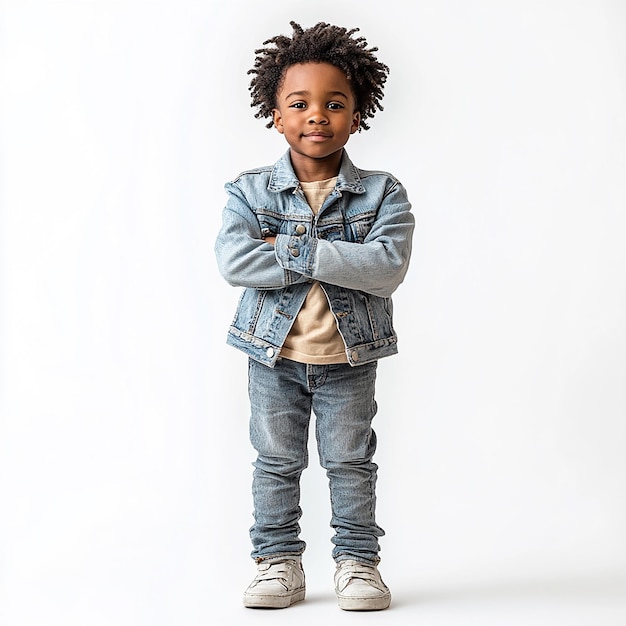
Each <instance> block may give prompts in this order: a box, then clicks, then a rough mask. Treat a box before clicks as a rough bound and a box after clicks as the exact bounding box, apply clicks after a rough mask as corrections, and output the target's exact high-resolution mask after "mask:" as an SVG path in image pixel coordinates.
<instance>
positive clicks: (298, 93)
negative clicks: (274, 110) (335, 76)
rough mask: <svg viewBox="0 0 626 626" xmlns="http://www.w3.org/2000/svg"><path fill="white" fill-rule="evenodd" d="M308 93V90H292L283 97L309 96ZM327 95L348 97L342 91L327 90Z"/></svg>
mask: <svg viewBox="0 0 626 626" xmlns="http://www.w3.org/2000/svg"><path fill="white" fill-rule="evenodd" d="M309 95H310V92H309V91H292V92H291V93H289V94H287V95H286V96H285V99H287V98H291V97H292V96H309ZM328 95H329V96H343V97H344V98H345V99H346V100H347V99H348V96H346V94H345V93H343V91H329V92H328Z"/></svg>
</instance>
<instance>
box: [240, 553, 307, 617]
mask: <svg viewBox="0 0 626 626" xmlns="http://www.w3.org/2000/svg"><path fill="white" fill-rule="evenodd" d="M304 592H305V589H304V570H303V569H302V561H301V558H300V556H291V555H286V556H275V557H268V558H265V559H263V560H262V561H260V562H259V564H258V565H257V575H256V578H255V579H254V580H253V581H252V582H251V583H250V586H249V587H248V588H247V589H246V591H245V593H244V594H243V605H244V606H247V607H249V608H265V609H284V608H286V607H288V606H291V605H292V604H293V603H294V602H299V601H300V600H304Z"/></svg>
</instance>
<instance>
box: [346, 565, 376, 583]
mask: <svg viewBox="0 0 626 626" xmlns="http://www.w3.org/2000/svg"><path fill="white" fill-rule="evenodd" d="M339 579H340V581H341V582H342V583H347V582H349V581H350V580H353V579H358V580H364V581H365V582H374V583H378V576H377V575H376V570H375V569H374V568H373V567H372V566H371V565H366V564H365V563H361V562H359V561H351V562H349V563H345V564H342V565H341V568H340V570H339Z"/></svg>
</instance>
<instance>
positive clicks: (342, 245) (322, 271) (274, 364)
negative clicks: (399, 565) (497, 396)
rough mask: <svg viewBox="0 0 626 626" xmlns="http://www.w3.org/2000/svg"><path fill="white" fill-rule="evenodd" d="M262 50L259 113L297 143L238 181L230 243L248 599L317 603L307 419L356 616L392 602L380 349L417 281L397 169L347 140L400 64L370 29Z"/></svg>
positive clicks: (223, 260)
mask: <svg viewBox="0 0 626 626" xmlns="http://www.w3.org/2000/svg"><path fill="white" fill-rule="evenodd" d="M291 26H292V27H293V36H292V37H286V36H282V35H279V36H276V37H274V38H272V39H269V40H267V41H266V42H264V45H267V44H272V45H271V46H267V47H266V48H262V49H260V50H257V51H256V55H257V56H256V60H255V65H254V68H253V69H251V70H250V72H249V73H251V74H254V77H253V79H252V81H251V83H250V91H251V95H252V106H255V107H258V111H257V113H256V117H266V118H270V122H269V123H268V124H267V127H268V128H271V126H275V127H276V129H277V130H278V132H279V133H281V134H283V135H284V136H285V139H286V140H287V143H288V145H289V149H288V151H287V153H286V154H285V155H284V156H283V157H282V158H281V159H280V160H279V161H278V162H277V163H276V164H275V165H274V166H271V167H262V168H259V169H255V170H250V171H247V172H244V173H243V174H241V175H240V176H239V177H238V178H237V179H235V180H234V181H233V182H231V183H227V184H226V190H227V192H228V196H229V197H228V203H227V205H226V208H225V209H224V213H223V224H222V228H221V230H220V232H219V235H218V237H217V242H216V248H215V249H216V255H217V260H218V265H219V268H220V271H221V273H222V275H223V276H224V278H225V279H226V280H227V281H228V282H229V283H230V284H231V285H235V286H239V287H244V288H245V289H244V291H243V294H242V296H241V299H240V302H239V306H238V309H237V313H236V315H235V319H234V320H233V323H232V325H231V328H230V331H229V334H228V343H229V344H230V345H233V346H235V347H237V348H239V349H241V350H243V351H244V352H245V353H246V354H247V355H248V357H249V370H248V372H249V379H248V388H249V396H250V406H251V417H250V438H251V442H252V444H253V446H254V448H255V450H256V452H257V460H256V462H255V463H254V467H255V470H254V476H253V485H252V493H253V501H254V525H253V526H252V528H251V529H250V536H251V540H252V545H253V552H252V556H253V557H254V558H255V559H256V562H257V568H258V572H257V576H256V578H255V579H254V581H253V582H252V583H251V585H250V586H249V587H248V589H247V590H246V592H245V594H244V605H245V606H247V607H272V608H284V607H288V606H290V605H291V604H293V603H294V602H297V601H299V600H302V599H304V595H305V579H304V571H303V569H302V563H301V555H302V553H303V552H304V548H305V543H304V542H303V541H302V540H301V539H300V538H299V532H300V527H299V525H298V520H299V519H300V516H301V513H302V511H301V509H300V505H299V496H300V493H299V481H300V475H301V473H302V471H303V469H304V468H305V467H306V466H307V462H308V455H307V441H308V427H309V421H310V416H311V411H313V412H314V413H315V417H316V436H317V446H318V452H319V457H320V463H321V465H322V467H324V468H325V469H326V473H327V476H328V479H329V487H330V500H331V509H332V519H331V525H332V527H333V528H334V529H335V536H334V537H333V539H332V541H333V543H334V549H333V553H332V555H333V558H334V559H335V561H336V563H337V569H336V573H335V591H336V594H337V599H338V604H339V607H340V608H342V609H345V610H380V609H386V608H387V607H388V606H389V604H390V601H391V595H390V593H389V589H388V588H387V587H386V585H385V584H384V583H383V581H382V579H381V577H380V573H379V572H378V569H377V564H378V562H379V558H378V552H379V549H380V547H379V544H378V538H379V537H381V536H382V535H383V534H384V533H383V530H382V528H380V526H378V525H377V523H376V521H375V501H376V496H375V483H376V470H377V466H376V465H375V464H374V463H373V461H372V457H373V455H374V451H375V449H376V435H375V433H374V431H373V430H372V428H371V422H372V419H373V417H374V415H375V413H376V401H375V400H374V387H375V379H376V365H377V360H378V359H379V358H382V357H385V356H389V355H391V354H395V353H396V352H397V347H396V342H397V338H396V334H395V332H394V330H393V326H392V304H391V299H390V296H391V294H392V292H393V291H394V290H395V289H396V288H397V287H398V285H399V284H400V283H401V282H402V280H403V279H404V276H405V274H406V271H407V267H408V263H409V257H410V254H411V237H412V233H413V228H414V218H413V214H412V213H411V212H410V204H409V202H408V200H407V196H406V192H405V190H404V188H403V187H402V185H401V184H400V183H399V182H398V181H397V180H396V179H395V178H394V177H393V176H391V175H390V174H387V173H385V172H377V171H365V170H361V169H358V168H356V167H355V166H353V165H352V163H351V161H350V159H349V158H348V156H347V154H346V152H345V150H344V145H345V144H346V143H347V141H348V139H349V137H350V135H351V134H352V133H354V132H356V131H357V130H361V129H365V130H367V129H368V128H369V127H368V125H367V123H366V120H367V119H368V118H370V117H373V115H374V113H375V112H376V110H377V109H380V110H382V106H381V105H380V98H381V97H382V93H383V92H382V88H383V85H384V83H385V80H386V78H387V74H388V72H389V68H388V67H387V66H386V65H384V64H382V63H380V62H379V61H378V60H377V59H376V57H375V56H374V54H373V53H374V52H375V51H376V50H377V48H371V49H367V48H366V45H367V44H366V42H365V40H364V38H363V37H358V38H356V39H355V38H353V37H352V35H353V34H354V33H355V32H357V31H358V29H353V30H350V31H347V30H346V29H345V28H340V27H337V26H332V25H329V24H325V23H319V24H317V25H316V26H314V27H312V28H309V29H307V30H303V29H302V28H301V27H300V26H299V25H298V24H296V23H295V22H291Z"/></svg>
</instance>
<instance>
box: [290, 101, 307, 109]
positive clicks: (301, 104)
mask: <svg viewBox="0 0 626 626" xmlns="http://www.w3.org/2000/svg"><path fill="white" fill-rule="evenodd" d="M289 108H290V109H305V108H306V103H305V102H293V103H292V104H290V105H289Z"/></svg>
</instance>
